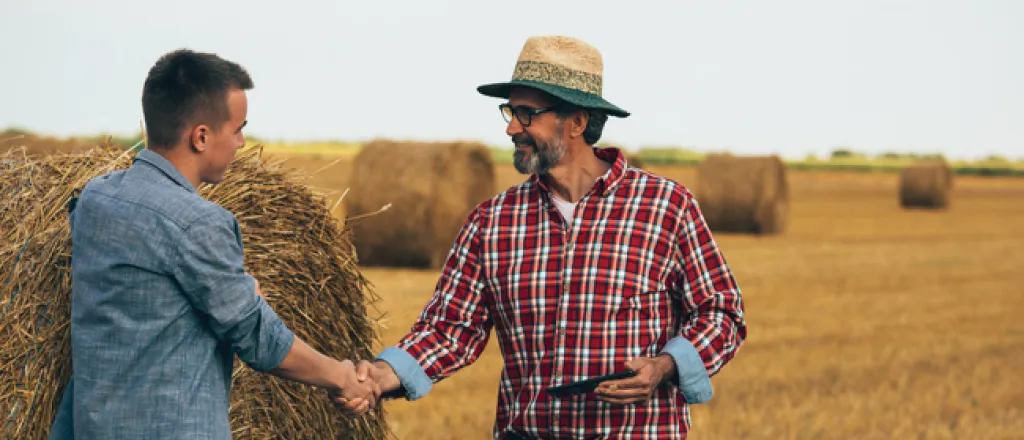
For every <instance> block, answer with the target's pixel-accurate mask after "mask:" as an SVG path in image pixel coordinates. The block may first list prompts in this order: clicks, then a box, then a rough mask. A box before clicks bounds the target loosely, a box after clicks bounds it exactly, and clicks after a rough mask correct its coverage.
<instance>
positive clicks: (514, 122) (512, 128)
mask: <svg viewBox="0 0 1024 440" xmlns="http://www.w3.org/2000/svg"><path fill="white" fill-rule="evenodd" d="M522 132H523V125H522V124H520V123H519V118H516V117H515V116H513V117H512V118H511V120H510V121H508V126H507V127H505V134H507V135H509V136H514V135H517V134H519V133H522Z"/></svg>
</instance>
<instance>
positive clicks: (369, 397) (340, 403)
mask: <svg viewBox="0 0 1024 440" xmlns="http://www.w3.org/2000/svg"><path fill="white" fill-rule="evenodd" d="M341 364H342V369H343V371H342V372H341V373H342V377H343V379H342V380H341V382H340V385H339V386H338V387H335V388H332V389H329V390H328V396H329V397H330V399H331V401H332V402H333V403H334V404H335V406H337V407H338V408H340V409H341V410H342V412H343V413H344V414H345V415H346V416H349V417H354V416H360V415H363V414H366V412H368V411H370V410H373V409H375V408H376V407H377V404H378V403H379V402H380V396H381V395H382V394H383V393H385V392H388V391H392V390H395V389H397V388H398V387H399V382H398V376H397V375H396V374H395V372H394V370H393V369H391V367H390V366H389V365H388V364H387V363H385V362H379V361H378V362H369V361H365V360H364V361H359V365H358V367H356V366H355V365H354V364H353V363H352V361H349V360H346V361H342V363H341Z"/></svg>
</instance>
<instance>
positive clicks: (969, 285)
mask: <svg viewBox="0 0 1024 440" xmlns="http://www.w3.org/2000/svg"><path fill="white" fill-rule="evenodd" d="M328 162H329V161H328V160H322V161H312V160H301V159H296V160H293V161H291V163H292V164H293V165H295V166H300V167H302V166H305V167H308V169H318V168H319V167H320V166H322V165H324V164H326V163H328ZM648 168H650V169H651V170H652V171H654V172H656V173H661V174H663V175H666V176H668V177H671V178H673V179H676V180H677V181H680V182H682V183H684V184H688V185H695V183H696V182H695V181H696V179H695V177H696V174H695V172H694V170H693V169H680V168H669V167H658V166H656V165H650V166H649V167H648ZM332 170H333V171H331V172H322V173H320V174H319V175H318V176H317V177H315V178H314V184H315V185H317V186H319V187H328V188H331V189H334V190H337V191H341V190H344V187H345V184H346V182H345V177H344V176H345V173H346V171H347V169H346V168H345V164H343V163H342V164H338V166H336V167H334V168H332ZM497 171H498V178H497V182H498V185H497V187H498V188H499V190H501V189H504V188H506V187H508V186H510V185H514V184H515V183H517V182H518V181H520V180H521V176H519V175H517V174H516V173H515V170H513V169H512V167H511V166H509V165H501V166H499V167H498V170H497ZM317 179H322V180H317ZM789 179H790V188H791V191H792V192H791V198H790V216H789V224H788V227H787V229H788V231H787V232H786V233H785V234H783V235H780V236H768V237H764V236H762V237H757V236H742V235H728V234H720V235H718V240H719V243H720V245H721V246H722V248H723V249H724V251H725V254H726V257H727V258H728V260H729V262H730V263H731V264H732V266H733V268H734V270H735V272H736V275H737V277H738V279H739V282H740V283H741V287H742V289H743V291H744V294H745V295H746V297H745V298H746V303H747V312H748V322H749V324H750V339H749V340H748V342H747V344H746V345H745V346H744V347H743V348H742V349H741V351H740V353H739V355H738V356H737V358H736V359H735V361H734V362H733V363H731V364H730V365H728V366H727V367H726V368H725V370H724V371H723V372H722V374H720V375H719V376H717V377H716V378H715V379H714V384H715V387H716V390H717V394H716V397H715V398H714V400H713V401H712V402H710V403H709V404H707V405H700V406H696V407H694V408H693V425H694V429H693V433H692V435H691V436H690V438H691V439H694V440H709V439H772V440H785V439H847V438H857V439H894V438H917V439H953V438H956V439H1010V438H1020V436H1021V434H1020V433H1021V432H1024V375H1022V374H1020V372H1019V371H1018V370H1019V366H1020V365H1024V320H1021V319H1019V315H1020V312H1021V311H1024V293H1022V291H1024V289H1022V288H1021V286H1022V285H1024V271H1022V270H1021V266H1022V263H1024V222H1022V221H1020V217H1021V216H1022V215H1024V180H1022V179H1003V178H991V179H984V178H973V177H961V178H958V180H957V184H956V187H955V189H954V192H953V197H954V199H955V203H953V204H952V207H951V208H950V209H949V210H948V211H944V212H928V211H911V212H908V211H903V210H901V209H900V208H899V203H898V197H897V181H898V176H897V175H895V174H855V173H820V172H817V173H801V172H791V173H789ZM363 273H364V275H365V276H367V277H368V278H369V279H370V281H371V282H373V283H374V285H375V290H376V292H377V293H378V294H379V295H380V296H381V297H382V303H381V304H380V306H379V308H380V309H381V310H383V311H386V312H387V313H388V315H389V316H388V320H387V323H388V325H389V328H388V329H387V330H386V331H384V333H383V334H382V339H383V341H384V342H385V343H392V342H393V341H395V340H397V338H399V337H400V336H401V335H402V334H403V333H404V332H405V331H406V330H407V329H408V328H409V326H410V325H411V323H412V322H413V320H414V319H415V317H416V315H417V314H418V313H419V311H420V310H421V308H422V307H423V305H424V304H425V303H426V301H427V300H428V298H429V296H430V293H431V290H432V289H433V286H434V282H435V281H436V279H437V273H436V272H435V271H432V270H421V271H413V270H393V269H367V270H364V271H363ZM500 371H501V362H500V356H499V353H498V347H497V344H496V343H493V342H492V344H491V346H489V347H488V348H487V350H486V351H485V353H484V355H483V356H482V357H481V359H480V360H479V361H478V362H477V363H476V364H474V365H472V366H470V367H468V368H466V369H465V370H463V371H461V372H459V373H457V374H456V375H455V376H453V377H452V378H451V379H449V380H447V381H444V382H442V383H440V384H437V385H436V386H435V388H434V390H433V391H432V392H431V394H430V395H428V396H426V397H425V398H424V399H422V400H420V401H417V402H404V401H395V402H390V403H388V404H387V405H386V407H387V411H388V412H389V414H388V421H389V423H390V427H391V428H392V429H393V430H394V432H395V433H396V434H397V436H398V438H401V439H422V440H429V439H451V438H459V439H461V438H467V439H468V438H489V435H490V429H491V423H492V422H493V419H494V405H495V403H496V401H497V398H496V390H497V381H498V376H499V374H500Z"/></svg>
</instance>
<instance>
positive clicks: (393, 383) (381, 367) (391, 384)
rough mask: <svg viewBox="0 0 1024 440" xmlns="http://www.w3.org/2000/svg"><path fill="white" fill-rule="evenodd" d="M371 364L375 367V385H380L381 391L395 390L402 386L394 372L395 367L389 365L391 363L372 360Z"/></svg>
mask: <svg viewBox="0 0 1024 440" xmlns="http://www.w3.org/2000/svg"><path fill="white" fill-rule="evenodd" d="M373 366H374V367H377V368H376V369H377V375H378V376H379V377H375V379H376V380H377V385H379V386H380V390H381V392H384V393H387V392H389V391H394V390H397V389H398V388H400V387H401V386H402V382H401V381H400V380H399V379H398V374H397V373H395V369H394V368H392V367H391V364H389V363H387V362H384V361H382V360H376V361H373Z"/></svg>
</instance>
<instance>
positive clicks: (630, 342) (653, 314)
mask: <svg viewBox="0 0 1024 440" xmlns="http://www.w3.org/2000/svg"><path fill="white" fill-rule="evenodd" d="M614 321H615V325H616V326H617V327H619V328H621V329H622V330H623V332H624V335H623V336H624V337H623V338H622V340H623V341H624V342H625V346H623V347H621V348H622V349H623V350H624V351H625V352H626V356H627V357H640V356H644V357H651V356H657V355H658V354H659V353H660V352H661V348H662V347H663V346H664V345H665V343H667V342H668V339H669V338H671V336H672V334H671V332H672V328H671V327H672V305H671V297H670V296H669V292H668V291H667V290H635V291H632V292H629V293H627V295H626V296H624V297H623V298H622V303H621V306H620V307H619V308H618V310H617V311H616V313H615V319H614Z"/></svg>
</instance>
